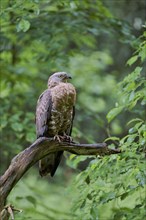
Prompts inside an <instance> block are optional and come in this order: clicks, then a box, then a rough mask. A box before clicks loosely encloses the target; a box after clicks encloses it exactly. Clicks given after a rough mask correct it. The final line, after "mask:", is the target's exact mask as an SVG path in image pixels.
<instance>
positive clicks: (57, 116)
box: [48, 83, 76, 134]
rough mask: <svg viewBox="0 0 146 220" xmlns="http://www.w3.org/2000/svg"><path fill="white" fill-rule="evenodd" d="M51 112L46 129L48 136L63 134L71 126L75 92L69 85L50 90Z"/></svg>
mask: <svg viewBox="0 0 146 220" xmlns="http://www.w3.org/2000/svg"><path fill="white" fill-rule="evenodd" d="M51 97H52V110H51V119H50V121H49V124H48V127H49V132H50V134H56V133H60V132H65V131H66V130H67V129H68V128H69V127H70V125H71V122H72V117H73V106H74V105H75V100H76V91H75V88H74V86H73V85H72V84H70V83H60V84H59V85H57V86H55V87H53V88H51Z"/></svg>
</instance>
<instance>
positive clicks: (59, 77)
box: [48, 72, 71, 88]
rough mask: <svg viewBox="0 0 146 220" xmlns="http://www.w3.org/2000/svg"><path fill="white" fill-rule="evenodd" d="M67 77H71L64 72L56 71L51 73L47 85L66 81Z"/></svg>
mask: <svg viewBox="0 0 146 220" xmlns="http://www.w3.org/2000/svg"><path fill="white" fill-rule="evenodd" d="M68 79H71V76H70V75H69V74H68V73H66V72H57V73H54V74H53V75H51V76H50V77H49V79H48V87H49V88H51V87H54V86H56V85H58V84H59V83H60V82H64V83H66V82H67V80H68Z"/></svg>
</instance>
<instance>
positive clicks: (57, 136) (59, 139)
mask: <svg viewBox="0 0 146 220" xmlns="http://www.w3.org/2000/svg"><path fill="white" fill-rule="evenodd" d="M61 139H62V136H60V135H58V134H56V135H55V136H54V140H55V141H58V142H61Z"/></svg>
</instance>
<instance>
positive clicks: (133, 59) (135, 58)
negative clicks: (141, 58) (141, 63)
mask: <svg viewBox="0 0 146 220" xmlns="http://www.w3.org/2000/svg"><path fill="white" fill-rule="evenodd" d="M137 59H138V56H137V55H135V56H133V57H131V58H130V59H129V60H128V61H127V64H128V65H129V66H131V65H132V64H133V63H135V62H136V60H137Z"/></svg>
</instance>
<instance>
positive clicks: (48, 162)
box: [36, 89, 75, 176]
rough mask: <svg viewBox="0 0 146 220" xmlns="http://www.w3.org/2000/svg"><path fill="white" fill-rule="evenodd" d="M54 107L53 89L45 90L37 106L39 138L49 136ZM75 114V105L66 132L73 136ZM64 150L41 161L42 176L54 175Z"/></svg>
mask: <svg viewBox="0 0 146 220" xmlns="http://www.w3.org/2000/svg"><path fill="white" fill-rule="evenodd" d="M51 109H52V97H51V91H50V90H49V89H48V90H45V91H44V92H43V93H42V94H41V95H40V97H39V99H38V103H37V108H36V133H37V138H38V137H42V136H46V137H49V133H48V125H47V124H48V121H49V120H50V118H51ZM74 115H75V107H73V114H72V120H71V124H70V127H69V128H68V129H67V131H66V134H67V135H70V136H71V132H72V125H73V119H74ZM62 155H63V151H58V152H56V153H51V154H49V155H48V156H46V157H45V158H43V159H41V160H40V161H39V172H40V175H41V176H45V175H47V174H48V173H50V175H51V176H54V174H55V172H56V169H57V167H58V165H59V163H60V161H61V158H62Z"/></svg>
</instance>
